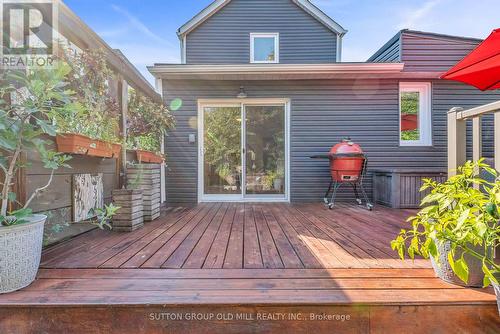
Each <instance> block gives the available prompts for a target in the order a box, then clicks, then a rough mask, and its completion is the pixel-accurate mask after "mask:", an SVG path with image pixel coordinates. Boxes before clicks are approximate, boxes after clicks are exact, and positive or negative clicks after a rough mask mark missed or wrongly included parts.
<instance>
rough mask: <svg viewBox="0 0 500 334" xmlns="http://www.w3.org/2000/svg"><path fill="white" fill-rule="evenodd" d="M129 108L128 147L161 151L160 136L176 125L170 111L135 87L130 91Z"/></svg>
mask: <svg viewBox="0 0 500 334" xmlns="http://www.w3.org/2000/svg"><path fill="white" fill-rule="evenodd" d="M128 108H129V114H128V117H129V120H128V121H129V124H128V135H129V140H128V143H127V145H128V147H129V148H133V149H141V150H146V151H151V152H155V153H159V152H160V144H161V139H160V138H161V137H162V136H164V135H166V134H167V130H169V129H171V128H172V127H174V125H175V119H174V117H173V116H172V114H171V113H170V111H169V110H168V109H167V108H166V107H165V106H164V105H163V104H161V103H156V102H154V101H152V100H151V99H150V98H148V97H146V96H144V95H142V94H140V93H138V92H136V91H135V90H133V89H131V90H130V91H129V104H128Z"/></svg>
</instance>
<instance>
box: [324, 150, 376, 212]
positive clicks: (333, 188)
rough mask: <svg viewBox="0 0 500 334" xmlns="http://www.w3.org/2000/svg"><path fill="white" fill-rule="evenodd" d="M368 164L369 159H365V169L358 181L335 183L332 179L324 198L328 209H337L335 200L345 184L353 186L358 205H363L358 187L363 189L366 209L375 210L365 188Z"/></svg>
mask: <svg viewBox="0 0 500 334" xmlns="http://www.w3.org/2000/svg"><path fill="white" fill-rule="evenodd" d="M367 162H368V161H367V159H366V158H364V160H363V169H362V171H361V174H360V177H359V178H358V180H356V181H353V182H349V181H344V182H338V181H335V180H334V179H333V177H332V180H331V181H330V185H329V186H328V190H327V191H326V193H325V197H324V198H323V201H324V203H325V204H326V205H327V206H328V208H329V209H330V210H331V209H333V208H334V207H335V198H336V196H337V191H338V190H339V188H340V187H341V186H342V185H343V184H350V185H351V186H352V189H353V191H354V195H355V196H356V202H358V205H362V204H363V201H362V200H361V198H360V197H359V193H358V187H359V189H361V195H362V196H363V199H364V201H365V203H366V204H365V205H366V208H367V209H368V210H370V211H371V210H372V209H373V204H372V203H371V202H370V200H369V199H368V196H367V195H366V192H365V189H364V187H363V179H364V177H365V173H366V165H367ZM330 193H331V196H330Z"/></svg>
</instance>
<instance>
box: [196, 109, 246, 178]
mask: <svg viewBox="0 0 500 334" xmlns="http://www.w3.org/2000/svg"><path fill="white" fill-rule="evenodd" d="M204 118H205V119H204V123H205V142H204V149H205V153H204V159H205V163H207V164H209V165H211V166H214V167H215V171H216V172H217V174H218V175H219V176H220V177H221V178H223V179H225V178H227V177H229V176H231V175H234V174H237V173H238V172H239V170H238V168H239V166H240V164H241V162H240V160H241V144H240V142H241V123H240V122H241V114H240V109H239V108H231V107H228V108H218V109H217V110H213V111H211V110H210V111H206V112H205V115H204Z"/></svg>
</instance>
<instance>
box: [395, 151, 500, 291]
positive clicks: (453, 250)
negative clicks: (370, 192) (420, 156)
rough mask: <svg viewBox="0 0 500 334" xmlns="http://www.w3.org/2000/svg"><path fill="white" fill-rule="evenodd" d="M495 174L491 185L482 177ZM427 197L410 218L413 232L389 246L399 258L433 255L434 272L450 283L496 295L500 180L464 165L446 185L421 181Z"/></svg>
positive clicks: (478, 167)
mask: <svg viewBox="0 0 500 334" xmlns="http://www.w3.org/2000/svg"><path fill="white" fill-rule="evenodd" d="M481 172H483V173H487V174H490V175H491V176H493V178H494V181H493V182H490V181H487V180H486V178H482V177H480V176H479V175H480V173H481ZM426 189H430V194H429V195H427V196H426V197H425V198H424V199H423V200H422V206H424V207H423V208H422V209H421V210H420V212H419V213H418V214H417V215H416V216H415V217H410V218H409V221H411V222H412V229H410V230H408V231H406V230H401V232H400V234H399V235H398V236H397V238H396V239H395V240H393V241H392V243H391V246H392V248H393V249H394V250H397V251H398V253H399V256H400V257H401V258H402V259H404V257H405V255H408V256H409V257H410V258H412V259H413V258H414V255H415V254H419V255H421V256H423V257H425V258H428V257H431V259H432V263H433V266H434V269H435V271H436V274H437V275H438V276H439V277H440V278H442V279H444V280H446V281H450V282H452V283H461V284H463V285H468V286H488V285H489V284H490V283H492V284H493V285H494V286H495V289H496V291H497V299H498V297H499V294H498V293H499V291H498V276H497V275H498V274H499V273H500V266H499V265H498V264H497V263H495V261H494V255H493V249H494V247H495V246H496V245H498V242H500V233H499V232H500V225H499V219H500V210H499V207H500V206H499V205H500V179H499V178H498V175H497V172H496V171H495V170H494V169H492V168H490V167H489V166H488V165H486V164H485V163H483V160H482V159H481V160H480V161H478V162H475V163H473V162H470V161H469V162H467V163H466V164H465V165H464V166H462V167H460V168H459V169H458V174H457V175H455V176H453V177H451V178H449V179H448V180H447V181H446V182H444V183H438V182H435V181H432V180H425V181H424V185H423V186H422V189H421V190H422V191H423V190H426Z"/></svg>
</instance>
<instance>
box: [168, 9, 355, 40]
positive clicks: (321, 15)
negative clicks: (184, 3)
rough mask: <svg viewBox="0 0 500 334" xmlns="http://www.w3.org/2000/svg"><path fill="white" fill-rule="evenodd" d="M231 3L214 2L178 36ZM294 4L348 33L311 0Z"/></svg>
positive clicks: (339, 32) (340, 31) (328, 24)
mask: <svg viewBox="0 0 500 334" xmlns="http://www.w3.org/2000/svg"><path fill="white" fill-rule="evenodd" d="M230 1H231V0H215V1H214V2H212V3H211V4H210V5H209V6H208V7H206V8H205V9H203V10H202V11H201V12H199V13H198V14H196V15H195V16H194V17H193V18H192V19H191V20H189V21H188V22H186V23H185V24H184V25H182V26H181V27H180V28H179V29H178V30H177V35H178V36H179V38H181V36H184V35H187V34H189V33H190V32H191V31H192V30H194V29H195V28H196V27H198V26H199V25H200V24H202V23H203V22H205V21H206V20H207V19H208V18H210V17H211V16H212V15H214V14H215V13H217V12H218V11H219V10H221V9H222V8H223V7H224V6H225V5H227V4H228V3H229V2H230ZM293 2H294V3H295V4H297V5H298V6H299V7H300V8H302V9H303V10H304V11H305V12H307V13H308V14H309V15H311V16H313V17H314V18H315V19H316V20H318V21H319V22H321V23H322V24H324V25H325V26H326V27H327V28H328V29H330V30H331V31H333V32H335V33H337V34H342V35H343V34H345V33H347V30H345V29H344V28H343V27H342V26H341V25H340V24H338V23H337V22H335V21H334V20H333V19H332V18H331V17H329V16H328V15H326V14H325V13H323V12H322V11H321V10H320V9H319V8H318V7H316V6H314V5H313V4H312V3H310V2H309V0H293Z"/></svg>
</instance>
